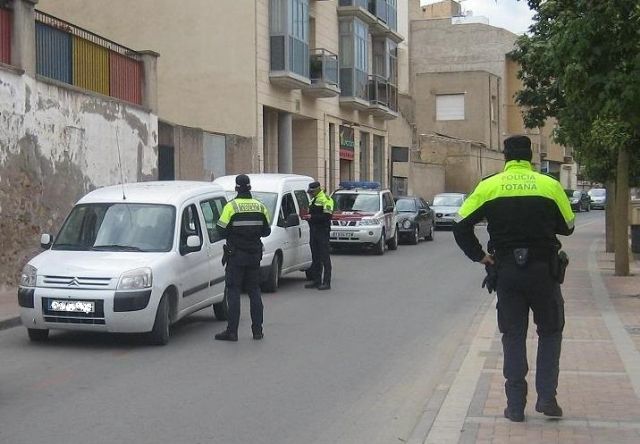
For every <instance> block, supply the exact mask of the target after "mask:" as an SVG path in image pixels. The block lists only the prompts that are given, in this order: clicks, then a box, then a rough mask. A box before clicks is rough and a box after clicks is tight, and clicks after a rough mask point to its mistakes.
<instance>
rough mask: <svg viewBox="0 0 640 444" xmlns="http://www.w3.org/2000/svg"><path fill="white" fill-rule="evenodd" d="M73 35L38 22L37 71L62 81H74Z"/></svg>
mask: <svg viewBox="0 0 640 444" xmlns="http://www.w3.org/2000/svg"><path fill="white" fill-rule="evenodd" d="M71 45H72V41H71V35H70V34H67V33H66V32H64V31H61V30H59V29H56V28H53V27H51V26H48V25H45V24H43V23H36V72H37V73H38V74H39V75H41V76H44V77H48V78H50V79H54V80H58V81H60V82H65V83H72V80H73V78H72V70H71V63H72V60H73V59H72V57H71Z"/></svg>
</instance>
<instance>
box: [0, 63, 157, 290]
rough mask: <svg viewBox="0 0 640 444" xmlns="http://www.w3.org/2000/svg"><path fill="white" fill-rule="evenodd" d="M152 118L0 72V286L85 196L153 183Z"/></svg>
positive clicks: (154, 124) (105, 100) (101, 98)
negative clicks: (116, 187)
mask: <svg viewBox="0 0 640 444" xmlns="http://www.w3.org/2000/svg"><path fill="white" fill-rule="evenodd" d="M157 132H158V122H157V117H156V116H155V115H153V114H150V113H149V112H148V111H146V110H144V109H142V108H140V107H136V106H133V105H131V106H130V105H127V104H125V103H123V102H119V101H116V100H112V99H109V98H107V97H104V96H99V95H94V94H90V93H85V92H83V91H82V90H79V89H77V88H74V87H71V86H68V85H65V86H63V85H58V84H55V83H52V82H49V81H43V80H35V79H33V78H31V77H29V76H27V75H24V74H22V73H21V72H19V71H17V70H13V69H10V68H4V67H0V233H2V234H1V236H0V287H2V286H14V285H16V283H17V279H18V277H19V273H20V270H21V269H22V266H23V265H24V264H25V263H26V262H27V260H28V259H29V258H31V257H32V256H33V255H35V254H36V253H37V252H38V251H39V235H40V233H53V234H55V233H57V231H58V230H59V228H60V226H61V224H62V222H63V220H64V218H65V217H66V215H67V213H68V212H69V210H70V209H71V208H72V206H73V205H74V203H75V202H76V201H77V200H78V199H79V198H80V197H81V196H82V195H84V194H86V193H87V192H88V191H90V190H92V189H95V188H97V187H102V186H106V185H113V184H116V183H119V182H121V181H122V180H124V181H125V182H135V181H142V180H151V179H155V178H156V177H157V171H156V168H157V139H158V134H157Z"/></svg>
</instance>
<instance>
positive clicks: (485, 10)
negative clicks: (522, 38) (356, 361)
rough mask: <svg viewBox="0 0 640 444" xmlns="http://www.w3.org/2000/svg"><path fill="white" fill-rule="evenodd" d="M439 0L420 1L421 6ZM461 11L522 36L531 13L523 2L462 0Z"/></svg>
mask: <svg viewBox="0 0 640 444" xmlns="http://www.w3.org/2000/svg"><path fill="white" fill-rule="evenodd" d="M438 1H439V0H422V4H430V3H437V2H438ZM461 3H462V9H463V10H466V11H472V12H473V15H474V16H483V17H487V18H489V24H490V25H492V26H497V27H499V28H505V29H508V30H509V31H511V32H513V33H515V34H523V33H524V32H525V31H526V30H527V28H528V27H529V25H530V24H531V17H533V13H532V12H531V11H530V10H529V7H528V6H527V2H526V1H525V0H520V1H517V0H463V1H462V2H461Z"/></svg>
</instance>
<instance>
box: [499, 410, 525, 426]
mask: <svg viewBox="0 0 640 444" xmlns="http://www.w3.org/2000/svg"><path fill="white" fill-rule="evenodd" d="M504 417H505V418H507V419H508V420H510V421H513V422H522V421H524V408H522V409H519V408H513V407H511V408H510V407H507V408H506V409H504Z"/></svg>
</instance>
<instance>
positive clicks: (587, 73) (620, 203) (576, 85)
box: [513, 0, 640, 276]
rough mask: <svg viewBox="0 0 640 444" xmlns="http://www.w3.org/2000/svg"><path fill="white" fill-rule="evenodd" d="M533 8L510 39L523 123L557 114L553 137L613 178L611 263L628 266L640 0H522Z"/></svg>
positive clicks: (637, 137) (639, 110)
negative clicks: (526, 24) (522, 30)
mask: <svg viewBox="0 0 640 444" xmlns="http://www.w3.org/2000/svg"><path fill="white" fill-rule="evenodd" d="M527 3H528V4H529V7H530V8H531V9H532V10H533V11H534V12H535V16H534V23H533V25H532V26H531V27H530V29H529V34H528V35H524V36H522V37H520V38H519V39H518V41H517V42H516V49H515V51H514V54H513V57H514V58H515V60H517V61H518V62H519V63H520V67H521V69H520V72H519V77H520V78H521V79H522V82H523V89H522V90H521V91H520V92H519V93H518V94H517V95H516V101H517V102H518V104H519V105H520V106H522V107H523V108H524V109H525V111H524V120H525V125H526V126H527V127H529V128H535V127H538V126H542V125H543V124H544V121H545V119H546V118H548V117H554V118H555V119H556V120H557V122H558V129H557V131H556V135H555V137H556V139H557V141H558V142H559V143H562V144H563V145H565V146H571V147H573V149H574V152H575V153H576V158H577V159H579V160H580V162H581V163H582V164H583V165H584V166H585V167H586V170H587V172H588V173H589V174H592V175H593V177H594V178H597V179H598V180H600V181H602V182H604V183H607V182H610V181H611V180H615V183H616V189H615V195H616V199H615V201H616V202H615V229H614V232H615V262H616V265H615V270H616V275H619V276H620V275H628V274H629V246H628V243H629V240H628V226H627V213H628V204H629V202H628V196H629V173H630V167H629V166H630V164H631V165H633V170H634V171H638V169H637V164H638V149H637V147H638V144H639V143H640V106H638V105H639V104H640V32H639V30H640V1H638V0H527Z"/></svg>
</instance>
